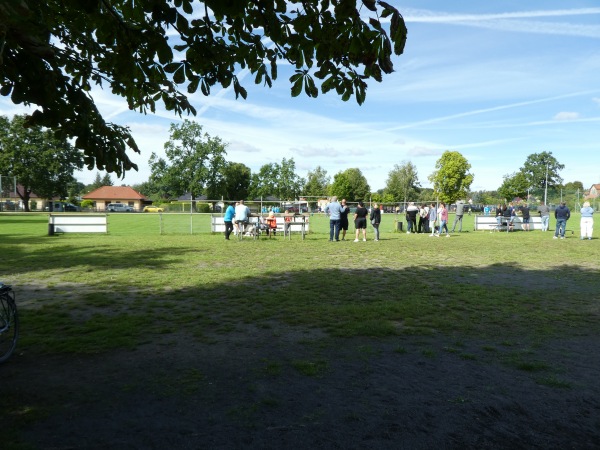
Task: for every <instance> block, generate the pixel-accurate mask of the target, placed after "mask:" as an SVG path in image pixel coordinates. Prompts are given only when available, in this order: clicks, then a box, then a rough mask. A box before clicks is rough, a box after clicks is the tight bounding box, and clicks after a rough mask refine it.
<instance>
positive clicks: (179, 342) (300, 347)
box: [0, 324, 600, 449]
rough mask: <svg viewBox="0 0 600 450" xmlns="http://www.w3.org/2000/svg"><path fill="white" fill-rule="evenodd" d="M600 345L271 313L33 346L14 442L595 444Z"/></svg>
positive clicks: (24, 355)
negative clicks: (196, 327)
mask: <svg viewBox="0 0 600 450" xmlns="http://www.w3.org/2000/svg"><path fill="white" fill-rule="evenodd" d="M598 344H600V338H599V337H598V336H597V335H594V336H580V337H576V338H572V339H569V340H564V341H553V342H545V343H542V344H539V343H538V344H535V345H534V344H532V343H526V342H517V341H512V342H481V341H467V342H465V341H464V340H461V341H456V340H455V339H453V338H452V337H448V336H430V337H416V336H415V337H395V338H385V339H377V340H376V339H367V338H353V339H333V338H330V337H328V336H327V335H325V334H324V333H322V332H321V331H320V330H304V329H300V328H293V327H286V326H283V325H277V324H272V325H270V326H267V327H263V328H257V327H254V326H250V325H248V326H246V327H238V328H237V329H236V331H234V332H231V333H228V334H226V335H211V336H210V338H209V339H202V340H198V339H194V338H192V337H190V336H186V335H183V334H180V335H172V334H171V335H164V336H161V337H160V338H158V339H157V340H155V341H151V342H147V343H143V344H140V345H139V346H138V348H137V349H136V350H135V351H119V352H112V353H105V354H98V355H92V356H74V355H58V356H56V355H52V356H47V355H40V354H36V353H35V351H34V350H33V349H27V348H20V349H19V353H18V354H16V355H14V357H13V358H12V359H11V360H10V361H9V363H8V364H5V365H3V366H0V376H1V377H2V383H1V384H0V398H2V399H3V400H2V404H3V407H2V412H1V413H0V417H1V422H2V428H3V430H11V431H10V433H9V434H8V442H9V444H8V446H6V445H4V444H5V443H4V442H3V448H35V449H38V448H39V449H71V448H72V449H96V448H97V449H106V448H124V449H128V448H131V449H138V448H139V449H149V448H150V449H153V448H157V449H158V448H161V449H162V448H190V449H191V448H211V449H237V448H263V449H281V448H343V449H353V448H356V449H358V448H361V449H364V448H371V449H372V448H375V449H377V448H457V449H458V448H544V449H547V448H596V446H597V444H598V442H600V387H599V384H598V382H597V374H598V373H599V371H600V354H599V353H598V352H597V348H598ZM3 439H4V438H3Z"/></svg>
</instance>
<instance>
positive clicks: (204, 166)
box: [0, 115, 583, 205]
mask: <svg viewBox="0 0 600 450" xmlns="http://www.w3.org/2000/svg"><path fill="white" fill-rule="evenodd" d="M25 120H26V118H25V117H24V116H18V115H17V116H14V117H13V118H12V120H9V119H8V118H7V117H4V116H0V167H2V168H3V170H4V171H6V172H5V173H3V174H1V175H5V176H6V175H10V176H16V177H17V179H18V182H19V185H20V186H22V190H21V191H20V196H21V199H22V200H23V202H24V204H26V205H27V204H28V202H29V198H30V195H31V194H32V193H35V194H36V195H38V196H39V197H42V198H48V199H49V198H56V197H60V198H65V199H69V201H71V202H74V203H77V198H78V197H80V196H81V195H83V194H85V193H88V192H91V191H92V190H94V189H97V188H99V187H101V186H107V185H113V180H112V179H111V177H110V175H109V174H108V173H105V174H104V175H103V176H101V175H100V172H98V173H97V174H96V178H95V180H94V182H93V183H91V184H90V185H87V186H86V185H84V184H83V183H81V182H79V181H77V180H76V179H75V178H74V176H73V174H74V172H75V171H76V170H80V169H82V168H83V166H84V158H85V155H84V154H83V153H82V152H81V151H80V150H77V149H76V148H75V147H73V146H72V145H71V144H70V143H69V141H67V140H66V139H59V138H57V137H56V135H55V134H53V133H52V132H50V131H49V130H47V129H44V128H42V127H39V126H30V127H25V126H24V122H25ZM164 149H165V156H164V157H160V156H158V155H157V154H155V153H152V155H151V156H150V159H149V165H150V170H151V173H150V176H149V178H148V180H147V181H146V182H143V183H141V184H137V185H134V186H132V187H133V188H134V189H136V190H137V191H139V192H140V193H141V194H143V195H145V196H146V197H148V198H151V199H152V200H153V201H155V202H169V201H173V200H175V199H177V198H178V197H180V196H182V195H184V194H190V195H191V197H192V198H194V199H197V198H198V197H199V196H201V195H203V196H205V197H206V198H208V199H211V200H217V199H220V198H225V199H229V200H231V199H242V198H244V199H258V198H263V199H265V198H268V197H273V198H276V199H279V200H295V199H298V198H301V197H306V198H310V199H314V201H315V202H316V199H317V198H319V197H325V196H332V195H336V196H338V197H339V198H346V199H348V200H349V201H358V200H365V201H368V200H372V201H377V202H379V203H383V204H393V203H400V202H407V201H431V200H434V199H437V200H440V201H444V202H446V203H453V202H455V201H456V200H459V199H464V200H467V199H470V200H472V201H473V202H474V203H477V204H497V203H503V202H505V201H511V200H513V199H514V198H517V197H518V198H527V197H528V195H529V194H531V193H535V194H536V195H537V196H538V198H539V192H540V191H541V190H543V191H544V192H549V195H550V198H551V199H552V198H554V197H555V196H556V194H557V192H558V190H559V189H561V188H564V189H565V190H569V191H570V194H569V195H571V196H572V195H573V191H576V190H580V191H581V193H583V185H582V183H581V182H578V181H576V182H571V183H567V184H566V185H564V186H563V184H562V182H563V180H562V178H561V177H560V174H559V173H560V171H561V170H562V169H564V165H563V164H560V163H559V162H558V161H557V160H556V158H555V157H554V156H553V155H552V153H551V152H541V153H534V154H531V155H529V156H528V157H527V159H526V160H525V162H524V164H523V166H522V167H521V168H520V170H519V171H517V172H515V173H513V174H507V175H505V176H504V180H503V183H502V185H501V186H500V187H499V188H498V190H497V191H480V192H473V191H471V190H470V187H471V184H472V183H473V180H474V176H473V174H471V173H470V169H471V165H470V164H469V162H468V161H467V159H466V158H465V157H464V156H463V155H462V154H460V153H459V152H456V151H446V152H444V153H443V154H442V156H441V157H440V158H439V159H438V161H437V162H436V164H435V168H434V171H433V172H432V173H431V174H430V175H429V176H428V180H429V181H430V183H431V185H432V186H433V187H432V188H423V187H422V186H421V181H420V179H419V174H418V172H417V169H416V166H415V165H414V164H413V163H412V162H410V161H402V162H401V163H399V164H396V165H394V166H393V168H392V169H391V170H390V171H389V173H388V176H387V180H386V185H385V187H384V188H383V189H380V190H378V191H376V192H373V191H371V188H370V186H369V183H368V182H367V179H366V177H365V176H364V175H363V173H362V172H361V170H360V168H348V169H345V170H343V171H340V172H338V173H336V174H335V175H334V176H333V178H332V177H331V176H329V174H328V173H327V171H326V170H325V169H324V168H322V167H320V166H317V167H316V168H315V169H314V170H311V171H309V172H308V174H307V176H306V177H305V178H303V177H301V176H299V175H298V174H297V173H296V165H295V161H294V159H293V158H283V159H282V160H281V162H280V163H268V164H264V165H263V166H261V167H260V169H259V170H258V171H257V172H255V173H253V172H252V171H251V169H250V168H249V167H248V166H246V165H245V164H244V163H241V162H232V161H228V160H227V159H226V155H227V143H225V142H223V141H222V140H221V139H220V138H219V137H212V136H210V135H209V134H208V133H205V132H203V129H202V126H201V125H199V124H198V123H196V122H192V121H189V120H184V121H183V122H182V123H180V124H171V127H170V131H169V140H168V141H167V142H166V143H165V144H164Z"/></svg>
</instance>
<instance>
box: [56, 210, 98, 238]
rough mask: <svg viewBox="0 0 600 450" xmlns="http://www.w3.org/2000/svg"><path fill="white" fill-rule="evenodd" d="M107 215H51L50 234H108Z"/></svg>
mask: <svg viewBox="0 0 600 450" xmlns="http://www.w3.org/2000/svg"><path fill="white" fill-rule="evenodd" d="M107 232H108V222H107V218H106V214H50V215H49V216H48V234H49V235H53V234H54V233H107Z"/></svg>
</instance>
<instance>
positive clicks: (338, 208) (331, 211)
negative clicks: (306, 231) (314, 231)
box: [325, 195, 342, 242]
mask: <svg viewBox="0 0 600 450" xmlns="http://www.w3.org/2000/svg"><path fill="white" fill-rule="evenodd" d="M325 212H326V213H327V214H328V215H329V242H333V240H334V239H335V240H336V242H337V241H339V240H340V220H341V219H340V217H341V213H342V205H340V204H339V203H338V199H337V196H335V195H334V196H333V197H331V201H330V202H329V203H328V204H327V206H326V207H325Z"/></svg>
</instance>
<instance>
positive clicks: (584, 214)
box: [496, 202, 594, 239]
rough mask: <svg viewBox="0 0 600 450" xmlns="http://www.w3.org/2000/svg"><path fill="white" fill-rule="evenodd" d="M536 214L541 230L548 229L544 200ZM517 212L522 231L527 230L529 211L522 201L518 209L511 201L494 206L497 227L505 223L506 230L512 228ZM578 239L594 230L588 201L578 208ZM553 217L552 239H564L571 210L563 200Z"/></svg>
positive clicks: (548, 215)
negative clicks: (538, 216) (519, 216)
mask: <svg viewBox="0 0 600 450" xmlns="http://www.w3.org/2000/svg"><path fill="white" fill-rule="evenodd" d="M537 211H538V214H539V215H540V218H541V222H542V231H548V228H549V226H550V208H549V207H548V205H546V204H545V203H544V202H542V203H541V204H540V205H539V206H538V207H537ZM517 212H519V213H520V214H521V222H522V223H521V228H522V229H523V230H524V231H529V230H530V229H531V228H530V222H531V211H530V209H529V206H528V205H527V203H523V205H522V206H520V207H519V208H518V209H517V207H516V206H515V205H513V203H512V202H510V203H509V204H508V205H498V207H497V208H496V220H497V221H498V228H500V226H502V224H503V223H506V226H507V227H508V230H509V231H511V230H513V229H514V221H515V218H516V217H517ZM580 212H581V221H580V235H581V237H580V239H592V233H593V231H594V218H593V214H594V209H593V208H592V207H591V206H590V202H585V203H584V204H583V207H582V208H581V210H580ZM554 218H555V219H556V228H555V230H554V236H553V238H554V239H559V238H560V239H564V238H565V231H566V229H567V221H568V220H569V219H570V218H571V210H570V209H569V207H568V206H567V204H566V203H565V202H560V205H559V206H558V207H557V208H556V209H555V210H554Z"/></svg>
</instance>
